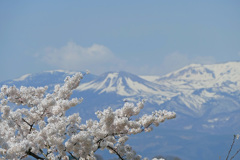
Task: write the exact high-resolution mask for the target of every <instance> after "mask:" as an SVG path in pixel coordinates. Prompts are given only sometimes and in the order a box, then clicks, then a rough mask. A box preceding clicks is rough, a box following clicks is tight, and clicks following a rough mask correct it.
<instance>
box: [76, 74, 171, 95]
mask: <svg viewBox="0 0 240 160" xmlns="http://www.w3.org/2000/svg"><path fill="white" fill-rule="evenodd" d="M78 90H79V91H86V90H93V91H94V92H98V93H99V94H102V93H110V92H114V93H116V94H117V95H120V96H136V95H169V96H170V95H172V94H175V93H174V91H171V92H170V90H169V89H168V88H167V87H165V86H161V85H158V84H155V83H152V82H149V81H146V80H144V79H142V78H140V77H138V76H136V75H133V74H131V73H127V72H107V73H105V74H102V75H101V76H99V77H98V78H97V79H95V80H93V81H91V82H88V83H83V84H81V85H80V86H79V87H78Z"/></svg>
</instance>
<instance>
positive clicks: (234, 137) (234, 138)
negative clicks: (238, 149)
mask: <svg viewBox="0 0 240 160" xmlns="http://www.w3.org/2000/svg"><path fill="white" fill-rule="evenodd" d="M235 140H236V135H234V136H233V142H232V145H231V147H230V149H229V151H228V155H227V158H226V160H228V157H229V155H230V153H231V151H232V148H233V145H234V143H235Z"/></svg>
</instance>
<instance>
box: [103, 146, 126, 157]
mask: <svg viewBox="0 0 240 160" xmlns="http://www.w3.org/2000/svg"><path fill="white" fill-rule="evenodd" d="M107 148H108V149H111V150H112V151H113V152H115V153H116V155H118V157H119V158H120V159H121V160H124V159H123V157H122V156H121V155H120V154H119V153H118V152H117V151H116V150H115V149H114V148H112V147H110V146H107Z"/></svg>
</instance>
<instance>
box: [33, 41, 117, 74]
mask: <svg viewBox="0 0 240 160" xmlns="http://www.w3.org/2000/svg"><path fill="white" fill-rule="evenodd" d="M38 57H39V55H38ZM40 57H41V59H42V60H43V61H44V62H46V63H47V64H50V65H52V66H54V67H57V68H61V69H68V70H78V71H82V70H86V69H89V70H90V71H94V72H95V73H96V72H97V73H102V72H105V71H109V70H110V69H113V70H116V69H118V67H119V66H118V64H120V62H121V60H120V59H118V58H117V57H116V56H115V55H114V54H113V53H112V52H111V51H110V50H109V49H108V48H107V47H105V46H103V45H99V44H93V45H92V46H90V47H87V48H85V47H82V46H80V45H77V44H76V43H74V42H69V43H67V45H66V46H63V47H62V48H53V47H48V48H46V49H45V50H44V53H42V54H41V55H40Z"/></svg>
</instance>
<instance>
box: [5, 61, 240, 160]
mask: <svg viewBox="0 0 240 160" xmlns="http://www.w3.org/2000/svg"><path fill="white" fill-rule="evenodd" d="M75 73H76V72H67V71H62V70H56V71H47V72H42V73H36V74H27V75H24V76H22V77H20V78H17V79H14V80H8V81H4V82H0V86H1V85H3V84H7V85H16V86H17V87H20V86H21V85H24V86H35V87H37V86H45V85H47V86H49V90H48V91H49V92H51V91H52V89H53V86H54V85H55V84H59V83H60V84H62V83H63V82H64V79H65V77H66V76H72V75H73V74H75ZM73 97H83V98H84V101H83V103H82V104H80V105H79V106H76V107H74V108H72V109H71V110H70V111H69V112H68V114H71V113H73V112H80V115H81V116H82V118H83V120H86V119H88V118H95V116H94V112H95V111H97V110H102V109H103V108H106V107H108V106H111V107H112V108H114V109H116V108H119V107H120V106H122V105H123V103H124V101H130V102H137V101H139V100H142V99H145V100H146V105H145V108H144V110H143V113H149V112H152V111H154V110H156V109H167V110H171V111H175V112H176V113H177V118H176V119H174V120H171V121H168V122H166V123H163V124H162V125H160V127H158V128H156V129H155V131H154V132H152V133H150V134H149V136H150V137H151V138H152V141H150V142H149V141H148V140H144V138H143V135H139V136H137V137H136V139H137V140H138V141H137V142H136V139H134V141H130V143H131V144H132V145H133V147H134V148H136V150H138V151H139V152H140V153H141V154H143V155H146V156H149V157H151V155H152V157H153V156H156V155H164V154H165V156H166V154H168V155H176V156H178V157H180V158H182V159H186V160H191V159H196V160H198V159H199V160H200V159H201V160H202V159H218V157H219V156H224V155H225V154H227V151H228V146H229V145H230V143H231V138H232V135H233V134H237V133H239V132H240V123H239V121H240V116H239V115H240V62H228V63H222V64H212V65H199V64H192V65H189V66H186V67H183V68H181V69H179V70H177V71H174V72H171V73H169V74H167V75H164V76H158V75H156V76H137V75H134V74H131V73H128V72H107V73H104V74H102V75H99V76H97V75H92V74H89V75H85V76H84V78H83V80H82V81H81V84H80V86H79V87H78V88H77V90H76V91H75V92H74V93H73ZM214 137H218V138H217V140H216V138H214ZM228 138H229V140H230V141H229V142H228ZM213 139H215V141H212V140H213ZM203 140H204V141H206V143H203ZM146 143H149V145H146ZM219 144H224V146H221V145H219ZM225 145H226V146H225ZM139 146H141V147H140V148H139ZM209 147H211V148H209ZM186 150H189V151H191V152H186ZM219 151H220V152H219ZM224 151H226V153H224ZM198 152H201V153H203V154H200V153H198ZM205 152H206V153H208V154H207V155H205V154H204V153H205ZM216 155H217V156H216Z"/></svg>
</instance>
